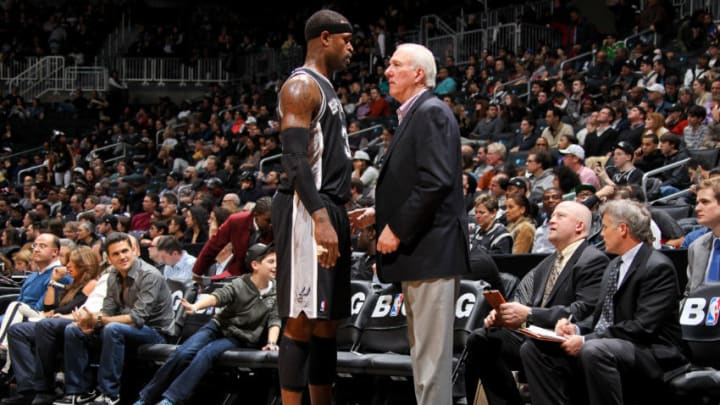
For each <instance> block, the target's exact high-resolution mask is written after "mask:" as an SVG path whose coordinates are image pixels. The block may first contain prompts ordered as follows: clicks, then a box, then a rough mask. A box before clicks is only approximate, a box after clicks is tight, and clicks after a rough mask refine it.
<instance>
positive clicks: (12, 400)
mask: <svg viewBox="0 0 720 405" xmlns="http://www.w3.org/2000/svg"><path fill="white" fill-rule="evenodd" d="M33 397H34V395H28V394H17V395H13V396H11V397H9V398H5V399H3V400H2V402H0V404H2V405H32V401H33Z"/></svg>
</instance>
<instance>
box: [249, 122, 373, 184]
mask: <svg viewBox="0 0 720 405" xmlns="http://www.w3.org/2000/svg"><path fill="white" fill-rule="evenodd" d="M377 128H382V125H380V124H377V125H373V126H371V127H367V128H364V129H361V130H359V131H355V132H352V133H350V134H348V137H352V136H357V135H359V134H361V133H364V132H369V131H371V130H373V129H377ZM281 157H282V154H277V155H272V156H268V157H266V158H263V159H260V162H259V163H258V171H260V172H262V173H265V171H264V170H263V167H264V166H265V163H267V162H270V161H273V160H278V159H280V158H281Z"/></svg>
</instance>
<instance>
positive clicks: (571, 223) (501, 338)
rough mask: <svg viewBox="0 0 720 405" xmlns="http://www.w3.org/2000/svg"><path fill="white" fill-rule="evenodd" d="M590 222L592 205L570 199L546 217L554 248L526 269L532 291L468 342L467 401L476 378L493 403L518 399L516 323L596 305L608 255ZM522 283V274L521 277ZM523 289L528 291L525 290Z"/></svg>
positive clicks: (540, 322) (547, 320) (544, 323)
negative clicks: (590, 239) (593, 237)
mask: <svg viewBox="0 0 720 405" xmlns="http://www.w3.org/2000/svg"><path fill="white" fill-rule="evenodd" d="M591 222H592V215H591V213H590V210H589V209H588V208H587V207H585V206H584V205H582V204H579V203H576V202H574V201H565V202H562V203H560V204H558V205H557V206H556V207H555V210H554V211H553V214H552V217H551V218H550V227H549V232H548V239H549V240H550V243H552V244H553V245H554V247H555V248H556V249H557V252H556V253H554V254H552V255H550V256H548V257H547V258H545V259H544V260H543V261H542V262H540V264H538V265H537V266H536V267H535V268H534V269H532V270H531V271H530V272H531V274H532V276H531V277H533V282H532V292H531V294H529V295H530V296H526V298H525V299H520V297H518V294H516V295H515V296H514V297H513V299H514V301H513V302H508V303H505V304H502V305H501V306H500V310H499V311H497V312H496V311H495V310H492V311H491V312H490V314H489V315H488V316H487V318H485V327H484V328H480V329H477V330H475V331H474V332H473V333H472V335H470V337H469V338H468V342H467V353H468V356H467V362H466V365H465V383H466V386H465V389H466V395H467V399H468V403H472V402H473V399H474V397H475V389H476V387H477V383H478V379H479V380H481V381H482V384H483V388H484V389H485V392H486V394H487V396H488V399H489V401H490V403H491V404H496V403H500V401H501V399H504V400H505V403H507V404H517V405H522V404H523V403H524V402H523V401H522V399H521V398H520V393H519V392H518V390H517V388H516V385H515V380H514V379H513V376H512V373H511V370H518V369H519V368H520V365H521V364H520V358H519V349H520V345H521V344H522V343H523V341H524V340H525V335H522V334H520V333H519V332H516V331H515V329H517V328H519V327H521V326H524V325H525V324H534V325H537V326H540V327H544V328H553V327H554V326H555V322H556V321H557V320H558V319H560V318H563V317H567V316H570V315H572V316H573V317H575V318H580V319H582V318H584V317H586V316H588V315H590V314H591V313H592V312H593V310H594V309H595V303H596V302H597V298H598V293H599V285H600V278H601V277H602V270H603V269H604V268H605V266H606V265H607V263H608V258H607V256H605V254H604V253H603V252H601V251H599V250H598V249H596V248H594V247H592V246H590V245H589V244H588V243H587V242H586V240H585V239H586V238H587V236H588V230H589V229H590V224H591ZM521 283H524V284H526V282H525V280H523V282H521ZM525 295H527V294H525Z"/></svg>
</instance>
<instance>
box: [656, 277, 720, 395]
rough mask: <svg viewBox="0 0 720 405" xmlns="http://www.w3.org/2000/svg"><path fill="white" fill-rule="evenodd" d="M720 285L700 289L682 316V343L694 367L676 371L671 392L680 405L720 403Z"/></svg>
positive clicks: (671, 379)
mask: <svg viewBox="0 0 720 405" xmlns="http://www.w3.org/2000/svg"><path fill="white" fill-rule="evenodd" d="M719 302H720V285H718V284H710V285H705V286H701V287H700V288H698V289H696V290H695V291H693V292H691V293H690V295H689V296H688V298H687V299H686V300H685V304H684V305H683V309H682V312H681V315H680V327H681V330H682V337H683V340H684V341H685V342H686V343H687V345H688V348H689V350H690V361H691V365H689V366H687V367H685V368H681V369H679V370H676V372H675V373H674V374H675V375H674V376H671V377H672V378H670V379H669V384H668V385H669V388H670V390H671V391H672V393H673V394H675V396H676V397H677V398H675V403H680V404H707V403H714V404H717V403H718V401H720V371H718V370H720V328H719V327H718V324H719V323H718V319H719V317H720V306H719V305H718V303H719Z"/></svg>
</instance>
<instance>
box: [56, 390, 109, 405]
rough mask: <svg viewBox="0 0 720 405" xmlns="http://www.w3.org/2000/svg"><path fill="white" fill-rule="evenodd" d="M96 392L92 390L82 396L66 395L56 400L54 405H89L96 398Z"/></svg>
mask: <svg viewBox="0 0 720 405" xmlns="http://www.w3.org/2000/svg"><path fill="white" fill-rule="evenodd" d="M98 395H100V394H98V393H97V391H95V390H93V391H90V392H87V393H84V394H68V395H65V396H64V397H62V398H60V399H58V400H57V401H55V402H54V403H53V404H54V405H80V404H89V403H91V402H92V401H93V400H94V399H95V398H97V397H98Z"/></svg>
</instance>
